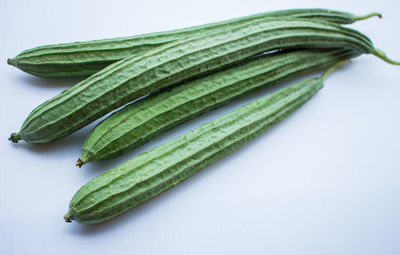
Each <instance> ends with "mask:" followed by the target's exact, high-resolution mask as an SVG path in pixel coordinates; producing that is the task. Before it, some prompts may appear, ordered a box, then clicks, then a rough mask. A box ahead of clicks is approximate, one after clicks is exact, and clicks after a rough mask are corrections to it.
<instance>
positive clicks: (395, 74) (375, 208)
mask: <svg viewBox="0 0 400 255" xmlns="http://www.w3.org/2000/svg"><path fill="white" fill-rule="evenodd" d="M299 7H302V8H305V7H325V8H331V9H338V10H345V11H349V12H353V13H356V14H365V13H368V12H372V11H380V12H382V13H383V15H384V18H383V19H382V20H378V19H370V20H367V21H363V22H359V23H357V24H355V25H353V27H355V28H358V29H360V30H361V31H362V32H365V33H366V34H367V35H368V36H369V37H370V38H371V39H372V40H373V41H374V43H375V45H376V46H377V47H379V48H381V49H383V50H385V51H386V52H387V54H388V55H389V56H391V57H392V58H394V59H398V60H399V59H400V46H399V44H398V42H399V41H400V35H399V33H398V24H399V22H400V19H399V17H398V10H399V9H400V8H399V7H400V4H399V2H398V1H395V0H392V1H389V0H386V1H367V2H365V1H348V0H347V1H342V0H336V1H324V2H323V3H322V1H265V0H262V1H255V0H248V1H234V0H230V1H208V0H203V1H175V0H169V1H159V2H155V1H144V2H143V1H140V2H139V1H104V0H102V1H78V0H74V1H64V2H63V3H60V2H59V1H43V0H37V1H11V0H6V1H2V2H1V4H0V27H1V40H0V60H1V61H0V62H1V63H0V73H1V76H0V81H1V82H0V83H1V86H0V97H1V100H0V103H1V107H0V118H1V125H0V134H1V135H0V137H1V142H0V149H1V159H2V167H1V171H0V254H74V255H79V254H127V253H128V252H129V253H135V254H161V253H162V254H308V255H309V254H364V255H365V254H400V242H399V236H400V218H399V215H400V197H399V194H400V185H399V181H400V171H399V170H400V156H399V152H400V132H399V130H400V118H399V116H400V100H399V95H400V67H398V66H397V67H396V66H390V65H388V64H386V63H384V62H382V61H381V60H379V59H377V58H375V57H373V56H362V57H360V58H358V59H357V60H354V61H353V63H352V64H351V65H347V66H345V67H344V68H342V69H341V70H339V71H337V72H335V73H334V74H332V75H331V76H330V77H329V78H328V79H327V81H326V83H325V88H324V89H323V90H322V91H321V92H320V93H319V94H317V95H316V96H315V97H314V98H313V99H312V100H311V101H310V102H309V103H307V104H306V105H305V106H304V107H303V108H301V109H300V110H299V111H297V112H296V113H295V114H293V115H292V116H291V117H289V118H288V119H286V120H285V121H283V122H282V123H281V124H279V125H278V126H276V127H275V128H273V129H272V130H270V132H268V133H267V134H265V135H263V136H261V137H260V138H258V139H257V140H255V141H253V142H251V143H250V144H248V145H246V146H244V147H242V148H241V149H239V150H238V151H236V152H234V153H232V154H230V155H229V156H227V157H225V158H223V159H222V160H219V161H218V162H216V163H214V164H213V165H211V166H209V167H207V168H206V169H204V170H203V171H202V172H201V173H199V174H197V175H195V176H193V177H192V178H190V179H189V180H187V181H185V182H183V183H181V184H179V185H178V186H177V187H176V188H174V189H172V190H170V191H168V192H166V193H164V194H163V195H161V196H159V197H158V198H156V199H153V200H152V201H150V202H148V203H146V204H144V205H142V206H140V207H138V208H136V209H134V210H132V211H130V212H129V213H126V214H125V215H123V216H120V217H118V218H116V219H115V220H112V221H110V222H107V223H105V224H100V225H95V226H94V225H93V226H84V225H79V224H77V223H72V224H66V223H65V222H64V220H63V215H64V214H65V213H66V212H67V209H68V203H69V200H70V199H71V197H72V196H73V194H74V193H75V192H76V191H77V189H78V188H79V187H80V186H82V185H83V184H84V183H86V182H87V181H89V180H90V179H91V178H93V177H94V176H97V175H98V174H100V173H102V172H104V171H105V170H107V169H109V168H111V167H112V166H115V165H117V164H118V163H119V162H122V161H124V160H126V159H129V158H131V157H133V156H134V155H136V154H138V153H140V152H142V151H145V150H147V149H149V148H151V147H154V146H155V145H157V144H160V143H162V142H163V141H166V140H168V139H170V138H172V137H175V136H177V135H179V134H182V133H184V132H185V131H187V130H190V129H192V128H193V127H196V126H198V125H199V124H200V123H204V122H206V121H208V120H211V119H213V118H215V117H216V116H220V115H221V114H223V113H224V112H228V111H229V110H231V109H233V108H236V107H237V106H238V105H240V104H243V103H245V102H248V101H250V100H251V99H252V98H251V97H247V98H245V99H243V100H240V101H239V102H236V103H234V104H231V105H229V106H226V107H224V108H222V109H219V110H216V111H214V112H212V113H210V114H207V115H205V116H202V117H200V118H198V119H196V120H194V121H191V122H190V123H187V124H186V125H184V126H182V127H180V128H178V129H176V130H173V131H171V132H169V133H168V134H166V135H164V136H162V137H160V138H159V139H157V140H156V141H153V142H151V143H149V144H147V145H146V146H143V147H142V148H140V149H138V150H136V151H133V152H131V153H128V154H127V155H124V156H122V157H119V158H117V159H114V160H110V161H104V162H99V163H94V164H90V165H86V166H85V167H83V168H82V169H80V170H79V169H77V168H75V167H74V162H75V160H76V159H77V158H78V157H79V153H80V146H81V143H82V141H83V139H84V138H85V136H86V135H87V134H88V132H89V131H90V128H91V127H93V125H92V126H90V127H87V128H85V129H83V130H81V131H79V132H77V133H76V134H74V135H71V136H70V137H68V138H65V139H62V140H60V141H57V142H55V143H52V144H48V145H40V146H38V145H29V144H26V143H23V142H21V143H19V144H17V145H13V144H11V143H9V142H8V141H7V138H8V136H9V134H10V133H11V132H14V131H16V130H18V128H19V126H20V125H21V124H22V122H23V120H24V119H25V117H26V116H27V115H28V114H29V112H30V111H31V110H32V109H33V108H34V107H36V106H37V105H38V104H40V103H41V102H43V101H44V100H46V99H49V98H51V97H52V96H54V95H56V94H58V93H60V92H61V91H63V90H64V89H67V88H68V87H70V86H72V85H73V84H74V83H76V82H77V80H72V79H70V80H47V79H40V78H35V77H33V76H31V75H28V74H25V73H22V72H21V71H19V70H17V69H15V68H13V67H11V66H8V65H7V64H6V59H7V58H8V57H14V56H15V55H16V54H18V53H19V52H20V51H22V50H24V49H27V48H31V47H34V46H38V45H42V44H51V43H61V42H70V41H78V40H90V39H100V38H107V37H116V36H127V35H131V34H138V33H144V32H153V31H160V30H167V29H173V28H178V27H185V26H189V25H196V24H202V23H206V22H212V21H218V20H223V19H227V18H232V17H237V16H243V15H248V14H252V13H257V12H261V11H268V10H276V9H286V8H299ZM254 97H257V96H253V98H254Z"/></svg>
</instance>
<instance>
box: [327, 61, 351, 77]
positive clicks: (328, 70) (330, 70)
mask: <svg viewBox="0 0 400 255" xmlns="http://www.w3.org/2000/svg"><path fill="white" fill-rule="evenodd" d="M347 62H350V59H344V60H341V61H339V62H337V63H336V64H334V65H333V66H331V67H329V68H328V69H327V70H326V71H325V72H324V73H323V74H322V75H321V79H322V80H325V78H326V77H327V76H328V75H329V74H330V73H332V72H333V71H335V70H336V69H337V68H338V67H339V66H341V65H343V64H344V63H347Z"/></svg>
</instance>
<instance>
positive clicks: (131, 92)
mask: <svg viewBox="0 0 400 255" xmlns="http://www.w3.org/2000/svg"><path fill="white" fill-rule="evenodd" d="M299 47H300V48H338V47H343V48H349V49H354V50H356V51H358V52H359V53H371V52H373V51H374V47H373V45H372V42H371V41H370V40H369V39H368V38H367V37H366V36H364V35H363V34H361V33H360V32H358V31H355V30H352V29H349V28H344V27H341V26H338V25H334V24H331V23H327V22H322V21H316V20H311V19H310V20H307V19H292V18H273V19H271V18H265V19H263V20H258V21H254V22H252V23H250V24H246V25H244V26H241V27H236V28H235V29H232V30H231V31H229V32H225V33H222V32H218V33H215V34H207V35H206V36H203V37H197V38H194V39H189V40H184V41H180V42H175V43H170V44H167V45H164V46H161V47H159V48H158V49H156V50H152V51H148V52H147V53H145V54H143V56H141V57H131V58H126V59H124V60H121V61H118V62H116V63H114V64H111V65H110V66H108V67H106V68H105V69H103V70H102V71H100V72H98V73H96V74H95V75H92V76H90V77H89V78H88V79H86V80H84V81H82V82H80V83H78V84H77V85H76V86H74V87H72V88H70V89H68V90H66V91H64V92H63V93H61V94H59V95H58V96H56V97H54V98H52V99H50V100H48V101H46V102H45V103H43V104H41V105H39V106H38V107H36V108H35V109H34V110H33V111H32V113H31V114H30V115H29V116H28V117H27V118H26V120H25V121H24V123H23V124H22V127H21V129H20V131H19V132H18V133H16V134H13V135H12V137H10V140H12V141H13V142H17V141H18V140H25V141H26V142H29V143H47V142H51V141H54V140H57V139H59V138H62V137H65V136H67V135H69V134H71V133H73V132H74V131H76V130H78V129H80V128H82V127H84V126H86V125H88V124H90V123H91V122H93V121H95V120H96V119H98V118H100V117H102V116H104V115H105V114H107V113H109V112H111V111H112V110H115V109H117V108H119V107H121V106H123V105H125V104H127V103H129V102H132V101H133V100H135V99H138V98H141V97H143V96H145V95H147V94H149V93H153V92H155V91H157V90H159V89H161V88H164V87H168V86H172V85H176V84H178V83H180V82H182V81H185V80H188V79H189V78H193V77H199V76H200V75H204V74H206V73H210V72H212V71H216V70H220V69H221V68H224V67H227V66H229V65H231V64H233V63H238V62H240V61H243V60H244V59H247V58H249V57H251V56H254V55H256V54H259V53H261V52H265V51H269V50H275V49H288V48H289V49H290V48H299Z"/></svg>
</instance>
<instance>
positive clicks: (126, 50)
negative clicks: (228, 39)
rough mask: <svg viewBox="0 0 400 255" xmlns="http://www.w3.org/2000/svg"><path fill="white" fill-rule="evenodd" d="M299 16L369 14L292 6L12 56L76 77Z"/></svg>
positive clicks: (336, 18) (42, 70) (25, 65)
mask: <svg viewBox="0 0 400 255" xmlns="http://www.w3.org/2000/svg"><path fill="white" fill-rule="evenodd" d="M279 16H281V17H299V18H314V19H320V20H326V21H329V22H333V23H339V24H350V23H353V22H355V21H357V20H362V19H366V18H369V17H372V16H379V17H380V14H379V13H372V14H369V15H366V16H361V17H358V16H355V15H353V14H350V13H346V12H339V11H332V10H326V9H293V10H283V11H275V12H264V13H260V14H255V15H250V16H245V17H241V18H236V19H231V20H227V21H221V22H216V23H211V24H205V25H201V26H195V27H189V28H183V29H177V30H172V31H167V32H158V33H151V34H144V35H137V36H131V37H122V38H113V39H104V40H94V41H86V42H75V43H64V44H57V45H47V46H41V47H37V48H33V49H29V50H25V51H23V52H22V53H20V54H18V55H17V56H16V57H15V58H13V59H9V60H8V64H10V65H13V66H15V67H17V68H19V69H21V70H22V71H25V72H27V73H30V74H33V75H36V76H41V77H53V78H57V77H74V76H88V75H91V74H94V73H96V72H98V71H100V70H101V69H103V68H104V67H106V66H108V65H110V64H112V63H114V62H116V61H118V60H121V59H124V58H126V57H130V56H132V55H135V56H140V55H141V54H143V53H144V52H146V51H148V50H150V49H154V48H156V47H158V46H160V45H163V44H166V43H168V42H172V41H176V40H182V39H185V38H189V37H193V36H198V35H202V34H203V33H205V32H209V31H217V30H221V29H225V31H228V30H229V29H232V28H233V27H235V26H238V25H243V24H245V23H248V22H249V21H254V20H259V19H262V18H265V17H279Z"/></svg>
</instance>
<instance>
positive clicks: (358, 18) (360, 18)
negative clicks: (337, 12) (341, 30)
mask: <svg viewBox="0 0 400 255" xmlns="http://www.w3.org/2000/svg"><path fill="white" fill-rule="evenodd" d="M371 17H379V18H380V19H381V18H382V14H380V13H379V12H373V13H369V14H367V15H364V16H355V17H354V20H355V21H357V20H365V19H369V18H371Z"/></svg>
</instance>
